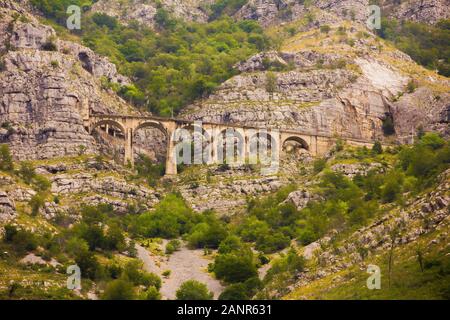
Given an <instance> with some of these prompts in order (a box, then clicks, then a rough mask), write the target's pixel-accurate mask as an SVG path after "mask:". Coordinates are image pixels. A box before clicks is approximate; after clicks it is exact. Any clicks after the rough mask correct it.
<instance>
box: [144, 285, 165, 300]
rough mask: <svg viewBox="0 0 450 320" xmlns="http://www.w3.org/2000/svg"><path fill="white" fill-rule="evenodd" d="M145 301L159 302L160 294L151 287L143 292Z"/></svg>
mask: <svg viewBox="0 0 450 320" xmlns="http://www.w3.org/2000/svg"><path fill="white" fill-rule="evenodd" d="M145 300H161V293H160V292H159V290H158V289H157V288H155V287H153V286H151V287H149V288H148V289H147V291H146V292H145Z"/></svg>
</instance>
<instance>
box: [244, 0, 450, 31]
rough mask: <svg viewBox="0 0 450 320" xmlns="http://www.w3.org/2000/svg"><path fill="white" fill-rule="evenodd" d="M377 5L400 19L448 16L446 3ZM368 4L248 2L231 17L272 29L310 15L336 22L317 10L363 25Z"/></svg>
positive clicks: (385, 1)
mask: <svg viewBox="0 0 450 320" xmlns="http://www.w3.org/2000/svg"><path fill="white" fill-rule="evenodd" d="M379 4H380V6H381V8H382V10H383V12H384V13H387V14H389V16H390V17H395V18H397V19H400V20H413V21H419V22H423V23H431V24H433V23H436V22H438V21H439V20H441V19H447V18H448V17H449V10H448V7H449V6H450V2H449V0H408V1H401V3H397V2H395V1H391V0H381V1H379ZM369 5H370V1H369V0H314V1H312V2H311V5H310V6H305V5H304V4H303V1H296V0H249V1H248V3H247V4H246V5H244V6H243V7H242V8H241V9H240V10H239V11H238V12H237V13H236V15H235V16H236V17H237V18H239V19H252V20H257V21H259V22H260V23H261V24H262V25H263V26H272V25H279V24H281V23H283V22H289V21H293V20H297V19H299V18H302V17H304V16H305V15H306V14H310V13H311V12H312V13H313V14H314V15H313V17H314V19H315V20H316V22H319V24H320V25H322V24H330V23H334V22H336V19H335V20H334V21H323V18H324V15H323V13H318V12H317V10H316V9H321V10H324V11H325V12H326V13H331V14H333V15H335V16H336V17H338V18H340V19H347V20H354V21H359V22H363V23H365V22H366V21H367V19H368V17H369V14H370V13H369V10H368V7H369Z"/></svg>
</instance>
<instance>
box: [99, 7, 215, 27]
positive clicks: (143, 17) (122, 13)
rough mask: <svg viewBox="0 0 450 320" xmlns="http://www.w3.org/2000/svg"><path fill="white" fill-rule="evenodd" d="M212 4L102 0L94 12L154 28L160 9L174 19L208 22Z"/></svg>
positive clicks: (124, 21)
mask: <svg viewBox="0 0 450 320" xmlns="http://www.w3.org/2000/svg"><path fill="white" fill-rule="evenodd" d="M212 3H213V1H212V0H189V1H181V0H165V1H153V0H152V1H148V0H127V1H126V2H123V1H117V0H113V1H108V0H100V1H98V2H96V3H94V5H93V6H92V11H93V12H98V13H104V14H107V15H109V16H111V17H116V18H117V19H118V20H119V21H120V22H122V23H128V22H130V21H132V20H135V21H138V22H139V23H142V24H144V25H146V26H149V27H152V28H153V27H155V24H156V23H157V19H158V17H157V13H158V9H159V8H163V9H164V10H166V11H167V12H169V13H170V14H171V15H172V16H173V17H175V18H178V19H181V20H185V21H196V22H206V21H207V20H208V14H207V8H208V5H211V4H212Z"/></svg>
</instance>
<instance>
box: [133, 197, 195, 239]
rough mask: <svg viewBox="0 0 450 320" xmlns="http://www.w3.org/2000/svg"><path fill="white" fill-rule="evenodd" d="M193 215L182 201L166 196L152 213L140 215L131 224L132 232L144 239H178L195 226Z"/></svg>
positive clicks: (179, 198)
mask: <svg viewBox="0 0 450 320" xmlns="http://www.w3.org/2000/svg"><path fill="white" fill-rule="evenodd" d="M195 222H196V221H195V220H194V214H193V212H192V210H191V209H190V208H188V207H187V206H186V204H185V202H184V200H183V199H182V198H181V197H179V196H177V195H175V194H170V195H168V196H166V197H165V198H164V199H163V200H162V201H161V202H160V203H159V204H158V205H157V206H156V207H155V210H154V211H153V212H148V213H144V214H142V215H140V216H139V217H138V218H137V219H136V220H135V221H134V222H133V223H132V226H131V228H132V229H133V231H134V232H135V233H136V234H138V235H142V236H145V237H161V238H166V239H170V238H178V237H180V236H181V235H183V234H185V233H188V232H189V231H190V230H191V229H192V227H193V225H194V224H195Z"/></svg>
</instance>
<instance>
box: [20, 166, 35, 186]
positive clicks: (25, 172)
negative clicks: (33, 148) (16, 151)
mask: <svg viewBox="0 0 450 320" xmlns="http://www.w3.org/2000/svg"><path fill="white" fill-rule="evenodd" d="M19 175H20V176H21V177H22V179H23V180H24V181H25V183H27V184H31V182H32V181H33V179H34V177H35V176H36V172H35V171H34V166H33V164H32V163H31V162H30V161H23V162H21V163H20V168H19Z"/></svg>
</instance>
